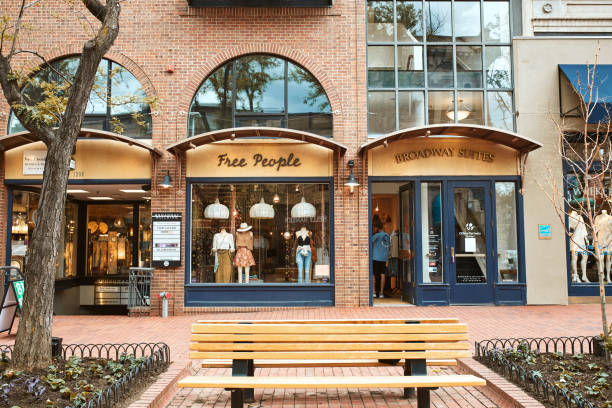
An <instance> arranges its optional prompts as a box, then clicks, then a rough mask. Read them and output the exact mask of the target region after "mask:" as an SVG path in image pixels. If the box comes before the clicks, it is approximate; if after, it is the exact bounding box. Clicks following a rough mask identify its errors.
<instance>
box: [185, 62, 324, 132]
mask: <svg viewBox="0 0 612 408" xmlns="http://www.w3.org/2000/svg"><path fill="white" fill-rule="evenodd" d="M244 126H270V127H281V128H290V129H296V130H303V131H306V132H311V133H316V134H318V135H321V136H332V128H333V126H332V113H331V106H330V103H329V99H328V98H327V95H326V94H325V91H324V90H323V87H322V86H321V84H320V83H319V82H318V81H317V80H316V79H315V78H314V76H313V75H312V74H311V73H310V72H308V71H306V70H305V69H304V68H302V67H300V66H298V65H296V64H294V63H292V62H289V61H287V60H285V59H282V58H279V57H274V56H271V55H261V54H255V55H245V56H242V57H239V58H236V59H234V60H232V61H230V62H227V63H226V64H224V65H222V66H221V67H219V68H217V69H216V70H215V71H214V72H213V73H212V74H210V76H209V77H208V78H207V79H206V80H205V81H204V82H203V83H202V85H201V86H200V88H199V89H198V91H197V92H196V94H195V97H194V98H193V101H192V102H191V107H190V108H189V124H188V136H190V137H191V136H194V135H197V134H200V133H205V132H210V131H213V130H218V129H225V128H232V127H244Z"/></svg>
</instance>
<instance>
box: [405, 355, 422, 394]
mask: <svg viewBox="0 0 612 408" xmlns="http://www.w3.org/2000/svg"><path fill="white" fill-rule="evenodd" d="M404 375H427V361H426V360H425V359H420V360H406V362H405V363H404ZM413 396H414V388H412V387H408V388H404V398H410V397H413ZM417 396H418V393H417Z"/></svg>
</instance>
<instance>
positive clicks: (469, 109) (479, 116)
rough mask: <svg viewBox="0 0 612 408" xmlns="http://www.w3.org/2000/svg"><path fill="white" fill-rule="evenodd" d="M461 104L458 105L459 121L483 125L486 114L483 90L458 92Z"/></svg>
mask: <svg viewBox="0 0 612 408" xmlns="http://www.w3.org/2000/svg"><path fill="white" fill-rule="evenodd" d="M457 97H458V98H459V106H458V107H457V122H458V123H471V124H474V125H482V124H483V123H484V115H483V112H482V92H468V91H459V92H457Z"/></svg>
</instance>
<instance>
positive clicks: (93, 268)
mask: <svg viewBox="0 0 612 408" xmlns="http://www.w3.org/2000/svg"><path fill="white" fill-rule="evenodd" d="M133 242H134V205H130V204H90V205H88V206H87V270H86V275H87V276H108V275H127V274H128V272H129V267H130V266H132V254H133V250H134V248H133V245H132V243H133Z"/></svg>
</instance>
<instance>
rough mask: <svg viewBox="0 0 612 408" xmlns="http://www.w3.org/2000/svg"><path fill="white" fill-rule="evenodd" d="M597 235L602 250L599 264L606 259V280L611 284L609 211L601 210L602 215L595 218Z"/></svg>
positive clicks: (611, 262)
mask: <svg viewBox="0 0 612 408" xmlns="http://www.w3.org/2000/svg"><path fill="white" fill-rule="evenodd" d="M595 233H596V234H597V242H598V244H599V248H601V251H600V255H599V262H603V261H604V259H605V269H604V271H605V272H604V280H605V281H606V282H610V275H611V271H610V269H611V268H610V267H611V266H612V256H610V250H611V249H612V248H610V247H611V246H612V216H611V215H610V214H608V211H607V210H601V214H599V215H598V216H596V217H595Z"/></svg>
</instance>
